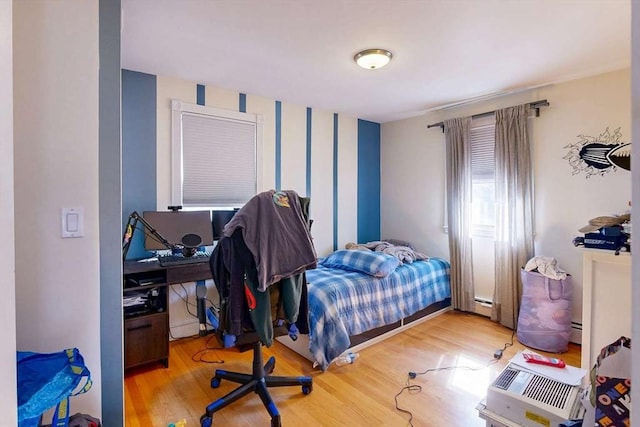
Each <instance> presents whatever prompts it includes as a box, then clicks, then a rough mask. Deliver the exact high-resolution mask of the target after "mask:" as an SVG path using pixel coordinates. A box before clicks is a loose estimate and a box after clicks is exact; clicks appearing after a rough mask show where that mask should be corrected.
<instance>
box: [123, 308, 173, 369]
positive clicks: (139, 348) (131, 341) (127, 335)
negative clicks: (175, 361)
mask: <svg viewBox="0 0 640 427" xmlns="http://www.w3.org/2000/svg"><path fill="white" fill-rule="evenodd" d="M155 361H162V362H163V363H164V365H165V367H166V366H168V363H169V315H168V314H167V313H157V314H151V315H148V316H141V317H135V318H132V319H127V320H125V322H124V367H125V369H126V368H130V367H132V366H136V365H140V364H143V363H147V362H155Z"/></svg>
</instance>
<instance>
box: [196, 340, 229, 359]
mask: <svg viewBox="0 0 640 427" xmlns="http://www.w3.org/2000/svg"><path fill="white" fill-rule="evenodd" d="M214 336H215V335H212V336H210V337H209V338H208V339H207V342H206V343H205V345H204V348H203V349H201V350H198V351H196V352H195V353H194V354H193V356H191V360H193V361H194V362H202V363H220V364H222V363H224V360H222V359H213V360H209V359H206V358H205V356H206V355H207V354H208V353H209V352H211V351H213V352H214V353H215V354H216V356H217V355H218V353H217V352H216V350H219V349H220V347H210V346H209V343H210V342H211V339H212V338H213V337H214Z"/></svg>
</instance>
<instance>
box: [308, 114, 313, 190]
mask: <svg viewBox="0 0 640 427" xmlns="http://www.w3.org/2000/svg"><path fill="white" fill-rule="evenodd" d="M311 114H312V112H311V108H309V107H307V197H311Z"/></svg>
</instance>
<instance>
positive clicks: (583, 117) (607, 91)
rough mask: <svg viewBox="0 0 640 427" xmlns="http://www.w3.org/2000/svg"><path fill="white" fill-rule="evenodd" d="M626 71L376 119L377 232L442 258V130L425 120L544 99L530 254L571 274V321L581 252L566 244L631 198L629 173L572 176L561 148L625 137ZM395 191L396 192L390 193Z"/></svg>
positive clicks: (577, 302)
mask: <svg viewBox="0 0 640 427" xmlns="http://www.w3.org/2000/svg"><path fill="white" fill-rule="evenodd" d="M630 83H631V79H630V72H629V70H628V69H626V70H621V71H616V72H612V73H607V74H602V75H599V76H595V77H590V78H585V79H580V80H574V81H571V82H566V83H562V84H557V85H553V86H548V87H544V88H540V89H538V90H534V91H530V92H526V93H520V94H517V95H512V96H508V97H504V98H501V99H496V100H492V101H487V102H482V103H477V104H473V105H469V106H465V107H460V108H457V109H449V110H446V111H440V112H434V113H431V114H427V115H424V116H421V117H416V118H412V119H407V120H402V121H397V122H391V123H384V124H383V125H382V136H381V139H382V141H381V146H382V147H381V156H382V162H381V163H382V172H381V174H382V200H383V202H382V208H381V222H382V234H383V236H385V235H394V236H399V237H405V238H407V239H408V240H411V241H413V242H416V244H417V245H418V248H419V249H420V250H422V251H424V252H426V253H427V254H429V255H434V256H444V257H445V258H448V245H447V237H446V234H444V233H443V231H442V225H443V221H444V205H443V204H444V135H443V133H442V132H441V130H440V128H431V129H427V125H428V124H432V123H436V122H439V121H441V120H442V119H446V118H452V117H462V116H466V115H472V114H477V113H482V112H485V111H491V110H494V109H496V108H503V107H508V106H512V105H517V104H521V103H525V102H532V101H537V100H541V99H547V100H548V101H549V103H550V106H549V107H547V108H543V109H542V110H541V113H540V117H537V118H532V119H531V122H530V124H531V128H532V145H533V151H534V153H533V154H534V156H533V161H534V169H535V171H534V179H535V204H536V209H535V229H536V236H535V245H536V255H546V256H553V257H555V258H557V259H558V262H559V264H560V266H561V267H562V268H564V269H565V270H566V271H568V272H569V273H571V274H572V275H573V281H574V290H575V293H574V295H575V296H574V314H573V321H576V322H579V321H580V318H581V307H582V305H581V300H582V292H581V291H582V254H581V253H580V251H579V250H578V249H576V248H575V247H574V246H573V245H572V243H571V241H572V239H573V237H575V236H578V235H581V234H580V233H578V228H580V227H582V226H583V225H586V223H587V221H588V220H589V219H590V218H593V217H596V216H599V215H606V214H612V213H621V212H623V211H624V210H625V209H627V208H628V206H627V203H628V201H629V200H631V173H630V172H629V171H626V170H623V169H619V170H618V171H616V172H610V173H608V174H605V176H595V177H591V178H589V179H586V178H585V175H584V174H577V175H572V172H573V170H572V168H571V166H570V165H569V163H568V161H567V160H565V159H563V157H564V156H565V155H566V154H567V153H568V152H569V150H568V149H567V148H565V147H566V146H567V145H569V144H574V143H576V142H578V141H579V140H580V139H579V138H578V135H581V134H584V135H589V136H594V137H597V136H598V135H600V134H601V133H602V132H604V131H605V129H606V128H607V127H608V128H609V130H610V131H611V132H613V131H614V130H615V129H617V128H620V132H621V133H622V136H623V138H622V139H621V141H624V142H630V141H631V110H630V108H631V103H630V97H629V93H630ZM398 189H402V191H398Z"/></svg>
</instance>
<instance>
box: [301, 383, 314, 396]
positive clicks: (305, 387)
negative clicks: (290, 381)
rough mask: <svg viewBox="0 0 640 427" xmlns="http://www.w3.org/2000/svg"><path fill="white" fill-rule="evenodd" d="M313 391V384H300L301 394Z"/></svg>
mask: <svg viewBox="0 0 640 427" xmlns="http://www.w3.org/2000/svg"><path fill="white" fill-rule="evenodd" d="M311 391H313V385H303V386H302V394H309V393H311Z"/></svg>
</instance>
